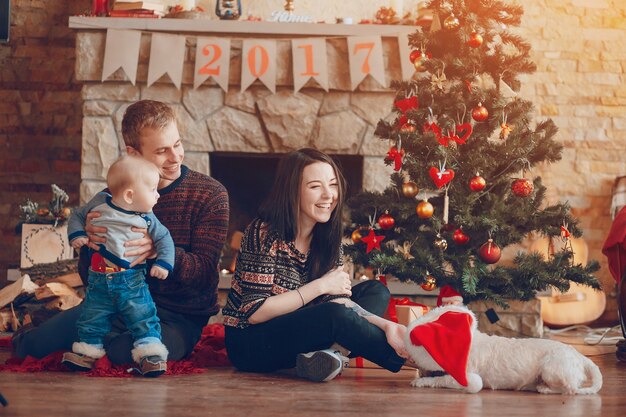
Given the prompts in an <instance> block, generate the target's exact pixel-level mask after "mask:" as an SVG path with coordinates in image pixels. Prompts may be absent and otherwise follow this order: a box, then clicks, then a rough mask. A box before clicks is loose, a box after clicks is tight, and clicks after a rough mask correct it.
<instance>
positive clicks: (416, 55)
mask: <svg viewBox="0 0 626 417" xmlns="http://www.w3.org/2000/svg"><path fill="white" fill-rule="evenodd" d="M431 57H432V55H431V54H430V52H422V51H420V50H419V49H418V50H415V51H413V52H411V55H409V59H411V62H412V63H413V66H414V67H415V70H416V71H424V63H425V62H426V61H428V60H429V59H430V58H431Z"/></svg>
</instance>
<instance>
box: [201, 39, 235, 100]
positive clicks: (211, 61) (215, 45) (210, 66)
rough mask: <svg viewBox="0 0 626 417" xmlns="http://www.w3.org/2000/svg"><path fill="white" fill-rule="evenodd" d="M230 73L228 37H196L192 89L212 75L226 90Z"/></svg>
mask: <svg viewBox="0 0 626 417" xmlns="http://www.w3.org/2000/svg"><path fill="white" fill-rule="evenodd" d="M229 74H230V39H224V38H203V37H198V41H197V42H196V67H195V70H194V73H193V88H194V90H195V89H197V88H198V87H200V85H201V84H202V83H203V82H204V81H206V80H207V79H208V78H209V77H213V79H214V80H215V82H216V83H217V84H218V85H219V86H220V87H222V90H224V91H225V92H227V91H228V76H229Z"/></svg>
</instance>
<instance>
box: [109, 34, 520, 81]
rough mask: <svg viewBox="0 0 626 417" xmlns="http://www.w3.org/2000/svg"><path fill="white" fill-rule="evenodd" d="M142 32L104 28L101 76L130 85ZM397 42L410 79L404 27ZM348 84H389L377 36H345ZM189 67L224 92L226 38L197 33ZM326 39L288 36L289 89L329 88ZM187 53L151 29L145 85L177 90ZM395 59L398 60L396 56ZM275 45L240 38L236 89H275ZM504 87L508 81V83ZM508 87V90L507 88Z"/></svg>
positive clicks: (180, 43)
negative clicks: (166, 83)
mask: <svg viewBox="0 0 626 417" xmlns="http://www.w3.org/2000/svg"><path fill="white" fill-rule="evenodd" d="M141 34H142V32H141V31H138V30H120V29H109V30H108V31H107V38H106V45H105V51H104V62H103V66H102V81H105V80H106V79H107V78H109V77H111V75H112V74H113V73H114V72H115V71H117V70H118V69H119V68H122V70H123V71H124V73H125V74H126V77H127V78H128V79H129V80H130V82H131V83H132V84H133V85H135V83H136V79H137V67H138V61H139V52H140V45H141ZM393 36H394V37H396V38H397V41H398V53H399V55H400V57H399V58H400V59H399V62H400V70H401V73H402V79H403V80H410V79H411V78H412V77H413V75H414V74H415V68H414V67H413V64H412V63H411V62H410V59H409V56H410V51H411V49H410V46H409V42H408V35H407V32H401V33H399V34H395V35H393ZM346 40H347V44H348V63H349V72H350V83H351V89H352V90H355V89H356V88H357V87H358V86H359V84H360V83H361V82H363V80H364V79H365V78H366V77H367V76H368V75H370V76H371V77H372V78H373V79H374V80H376V81H377V82H378V83H379V84H380V85H381V86H383V87H388V83H387V80H386V79H385V67H384V58H383V48H382V39H381V37H380V36H354V37H346ZM196 41H197V42H196V53H195V62H194V64H193V65H194V72H193V88H194V89H197V88H198V87H200V86H201V85H202V84H203V83H205V82H206V81H207V80H209V79H212V80H213V81H214V82H215V83H217V84H218V85H219V86H220V87H221V88H222V90H224V91H225V92H227V91H228V87H229V86H228V84H229V79H230V60H231V52H232V51H231V49H232V48H231V42H232V41H231V39H229V38H219V37H197V38H196ZM326 41H327V39H326V38H323V37H318V38H299V39H291V57H292V63H293V66H292V73H293V89H294V91H295V92H298V91H300V89H302V88H303V87H304V86H305V85H306V84H307V82H308V81H309V80H311V79H313V80H314V81H315V82H317V84H319V86H320V87H321V88H323V89H324V90H325V91H328V90H329V88H330V84H329V68H328V56H327V47H326ZM185 56H186V36H185V35H174V34H164V33H152V34H151V43H150V57H149V63H148V77H147V85H148V87H150V86H151V85H152V84H154V83H155V82H156V81H158V80H159V79H160V78H161V77H162V76H163V75H165V74H167V75H168V76H169V78H170V79H171V81H172V83H173V84H174V85H176V87H177V88H178V89H179V90H180V88H181V84H182V78H183V68H184V64H185ZM396 62H398V61H396ZM277 65H278V63H277V45H276V40H274V39H243V40H242V48H241V81H240V85H241V91H242V92H243V91H245V90H246V89H247V88H248V87H250V85H252V83H254V82H255V81H256V80H259V81H261V83H262V84H264V85H265V86H266V87H267V88H268V89H269V90H270V91H271V92H272V93H275V92H276V74H277V72H278V68H277ZM507 87H508V86H507ZM509 90H510V89H509Z"/></svg>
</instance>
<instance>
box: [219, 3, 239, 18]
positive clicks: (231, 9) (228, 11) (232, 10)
mask: <svg viewBox="0 0 626 417" xmlns="http://www.w3.org/2000/svg"><path fill="white" fill-rule="evenodd" d="M241 12H242V10H241V0H216V2H215V14H216V15H217V17H219V18H220V19H222V20H237V19H239V18H240V17H241Z"/></svg>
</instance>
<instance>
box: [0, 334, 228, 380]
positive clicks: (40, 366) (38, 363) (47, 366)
mask: <svg viewBox="0 0 626 417" xmlns="http://www.w3.org/2000/svg"><path fill="white" fill-rule="evenodd" d="M10 346H11V338H10V337H5V338H2V339H0V347H10ZM62 356H63V352H55V353H51V354H50V355H48V356H46V357H45V358H43V359H35V358H33V357H30V356H29V357H27V358H25V359H22V358H9V359H7V361H6V362H5V364H4V365H2V364H0V371H5V372H41V371H47V372H71V371H70V370H69V369H68V368H67V367H66V366H65V365H63V364H61V358H62ZM219 366H231V364H230V362H229V361H228V355H227V354H226V348H225V346H224V326H223V325H221V324H209V325H207V326H206V327H205V328H204V330H203V331H202V337H201V338H200V341H199V342H198V344H197V345H196V347H195V348H194V349H193V352H192V354H191V355H189V357H188V358H187V359H184V360H181V361H168V362H167V372H166V373H165V375H186V374H197V373H201V372H204V371H205V370H206V368H213V367H219ZM85 375H87V376H108V377H120V378H128V377H131V376H133V375H137V372H136V371H133V370H132V368H131V369H130V370H129V368H128V367H126V366H119V365H113V364H112V363H111V361H109V359H108V358H107V357H106V356H104V357H103V358H101V359H98V360H97V361H96V363H95V365H94V368H93V369H92V370H91V371H90V372H87V373H86V374H85Z"/></svg>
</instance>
